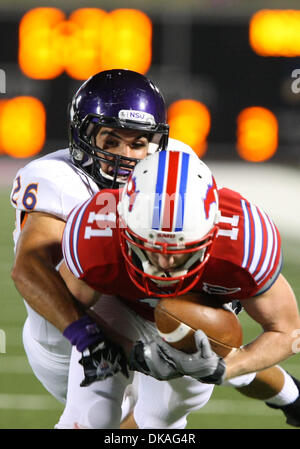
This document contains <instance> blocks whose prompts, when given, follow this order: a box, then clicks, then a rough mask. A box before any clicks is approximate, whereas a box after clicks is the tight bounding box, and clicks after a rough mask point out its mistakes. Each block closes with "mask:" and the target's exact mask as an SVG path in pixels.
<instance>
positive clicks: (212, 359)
mask: <svg viewBox="0 0 300 449" xmlns="http://www.w3.org/2000/svg"><path fill="white" fill-rule="evenodd" d="M195 343H196V348H197V351H196V352H195V353H193V354H187V353H185V352H182V351H179V350H178V349H175V348H172V346H170V345H169V344H167V343H165V342H163V344H160V345H159V350H160V357H164V358H165V360H168V363H173V367H174V369H176V370H177V371H178V372H180V373H181V374H182V375H187V376H191V377H193V378H195V379H197V380H199V381H200V382H204V383H208V384H217V385H220V384H221V383H222V382H223V380H224V379H225V371H226V364H225V362H224V360H223V359H222V357H219V356H218V355H217V354H216V353H215V352H214V351H213V350H212V349H211V347H210V343H209V340H208V338H207V336H206V335H205V333H204V332H203V331H201V330H198V331H196V332H195Z"/></svg>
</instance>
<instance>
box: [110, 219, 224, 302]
mask: <svg viewBox="0 0 300 449" xmlns="http://www.w3.org/2000/svg"><path fill="white" fill-rule="evenodd" d="M118 229H119V237H120V244H121V250H122V253H123V256H124V258H125V261H126V264H127V265H126V267H127V270H128V273H129V276H130V278H131V280H132V281H133V282H134V284H135V285H136V286H137V287H138V288H139V289H140V290H142V291H144V292H145V293H147V295H155V296H157V297H169V296H178V295H181V294H184V293H186V292H187V291H189V290H191V288H193V287H194V285H196V284H197V282H198V281H199V279H200V277H201V275H202V272H203V270H204V266H205V265H206V263H207V261H208V259H209V257H210V248H211V245H212V243H213V241H214V239H215V237H216V234H217V232H218V226H214V228H213V229H212V230H211V231H210V232H209V233H208V234H207V235H206V236H205V237H204V238H203V239H201V241H194V242H188V243H187V244H186V245H185V247H184V248H180V246H178V248H177V249H173V248H174V244H172V245H170V244H168V243H164V242H155V245H157V246H159V248H155V247H153V246H152V247H149V248H148V246H147V248H145V246H144V244H143V243H149V241H148V240H146V239H143V238H141V237H139V236H138V235H136V234H135V233H134V232H133V231H131V230H130V231H129V230H128V228H127V229H124V227H123V228H122V227H120V226H119V227H118ZM140 242H141V243H140ZM131 245H133V246H136V247H138V248H140V249H141V250H142V251H145V250H147V251H151V252H154V253H161V254H191V258H192V257H193V254H195V253H196V252H198V253H199V257H201V255H202V257H201V261H200V262H199V263H198V264H197V265H196V266H195V267H194V268H192V269H190V270H189V271H187V273H186V274H183V275H179V276H174V277H169V278H168V277H162V276H155V275H151V274H148V273H145V272H144V271H142V270H141V269H140V268H138V267H137V266H136V264H135V263H134V261H133V258H132V255H131V254H130V251H129V248H130V246H131ZM170 246H171V247H172V249H169V247H170ZM204 250H205V253H204V255H203V251H204ZM195 264H196V261H195ZM162 271H163V270H162ZM174 281H176V284H174ZM159 282H163V283H164V287H163V288H162V287H161V286H158V283H159ZM167 282H169V283H170V286H169V287H168V286H167V285H166V284H167ZM166 290H167V291H166Z"/></svg>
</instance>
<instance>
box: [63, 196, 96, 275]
mask: <svg viewBox="0 0 300 449" xmlns="http://www.w3.org/2000/svg"><path fill="white" fill-rule="evenodd" d="M91 200H92V198H91V199H90V200H88V201H87V202H86V203H84V204H83V205H82V204H80V205H79V206H77V207H76V208H75V209H74V210H73V212H72V213H71V215H70V217H69V218H68V221H67V224H66V228H65V231H64V238H63V253H64V258H65V261H66V263H67V265H68V267H69V269H70V270H71V272H72V273H73V274H74V275H75V276H76V277H78V278H79V277H80V276H81V274H82V273H83V269H82V267H81V265H80V262H79V258H78V250H77V247H78V237H79V230H80V224H81V221H82V218H83V215H84V212H85V210H86V208H87V206H88V205H89V203H90V202H91Z"/></svg>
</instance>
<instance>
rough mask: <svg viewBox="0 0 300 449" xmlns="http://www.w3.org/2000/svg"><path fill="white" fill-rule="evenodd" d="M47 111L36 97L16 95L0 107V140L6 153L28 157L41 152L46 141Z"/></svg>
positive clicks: (17, 156) (18, 156)
mask: <svg viewBox="0 0 300 449" xmlns="http://www.w3.org/2000/svg"><path fill="white" fill-rule="evenodd" d="M45 136H46V111H45V108H44V106H43V104H42V103H41V101H40V100H38V99H37V98H34V97H25V96H24V97H15V98H13V99H11V100H7V101H6V102H5V104H4V105H3V107H1V109H0V142H1V145H2V149H3V151H4V152H5V153H6V154H9V155H10V156H13V157H16V158H26V157H31V156H34V155H35V154H37V153H39V152H40V150H41V149H42V147H43V145H44V143H45Z"/></svg>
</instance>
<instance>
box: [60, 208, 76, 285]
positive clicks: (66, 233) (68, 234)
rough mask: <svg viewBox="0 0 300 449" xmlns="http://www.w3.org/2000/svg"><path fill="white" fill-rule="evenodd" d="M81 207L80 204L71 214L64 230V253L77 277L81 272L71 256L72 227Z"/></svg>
mask: <svg viewBox="0 0 300 449" xmlns="http://www.w3.org/2000/svg"><path fill="white" fill-rule="evenodd" d="M79 208H80V206H78V207H76V208H75V209H74V210H73V211H72V212H71V214H70V216H69V218H68V221H67V224H66V227H65V230H64V235H63V245H62V248H63V255H64V259H65V262H66V264H67V265H68V268H69V270H70V271H71V272H72V273H73V274H74V275H75V276H76V277H77V278H79V277H80V273H79V272H78V270H77V268H76V267H75V265H74V263H73V258H72V256H71V251H70V247H71V242H70V241H71V237H72V234H71V229H72V225H73V219H74V216H75V215H76V214H77V213H78V209H79Z"/></svg>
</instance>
